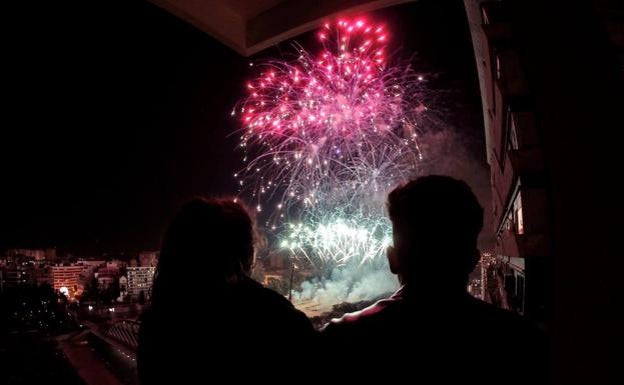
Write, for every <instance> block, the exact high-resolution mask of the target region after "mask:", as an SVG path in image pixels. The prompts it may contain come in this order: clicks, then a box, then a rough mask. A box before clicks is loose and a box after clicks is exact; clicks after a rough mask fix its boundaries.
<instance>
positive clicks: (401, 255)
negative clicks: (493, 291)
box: [388, 175, 483, 286]
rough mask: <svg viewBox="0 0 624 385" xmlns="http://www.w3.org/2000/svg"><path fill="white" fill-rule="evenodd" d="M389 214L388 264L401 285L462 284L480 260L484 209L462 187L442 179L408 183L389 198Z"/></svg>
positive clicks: (419, 180) (470, 192)
mask: <svg viewBox="0 0 624 385" xmlns="http://www.w3.org/2000/svg"><path fill="white" fill-rule="evenodd" d="M388 213H389V216H390V220H391V221H392V231H393V239H394V246H393V247H391V248H389V249H388V260H389V262H390V269H391V270H392V272H393V273H394V274H397V275H398V276H399V278H400V279H401V281H402V282H403V283H408V282H414V283H416V282H422V283H426V282H431V281H432V280H437V281H439V282H440V283H441V284H443V285H444V284H446V283H442V282H444V281H446V282H447V283H449V284H450V285H452V286H455V285H460V284H462V285H463V284H465V283H466V281H467V278H468V275H469V274H470V272H471V271H472V270H473V269H474V267H475V266H476V263H477V262H478V259H479V251H478V249H477V238H478V236H479V233H480V232H481V228H482V227H483V208H482V207H481V206H480V205H479V202H478V201H477V198H476V196H475V195H474V193H473V192H472V190H471V189H470V187H469V186H468V185H467V184H466V183H465V182H463V181H460V180H457V179H453V178H451V177H448V176H441V175H429V176H425V177H421V178H418V179H416V180H413V181H411V182H409V183H407V184H405V185H403V186H399V187H397V188H396V189H394V190H393V191H392V192H391V193H390V194H389V196H388ZM433 277H437V278H433Z"/></svg>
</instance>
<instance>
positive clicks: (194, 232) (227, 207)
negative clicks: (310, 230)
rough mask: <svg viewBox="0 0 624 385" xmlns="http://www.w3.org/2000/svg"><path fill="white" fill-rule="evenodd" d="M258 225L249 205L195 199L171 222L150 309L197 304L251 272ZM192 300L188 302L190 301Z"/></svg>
mask: <svg viewBox="0 0 624 385" xmlns="http://www.w3.org/2000/svg"><path fill="white" fill-rule="evenodd" d="M254 241H255V225H254V220H253V219H252V217H251V216H250V214H249V212H248V211H247V210H246V209H245V207H244V206H243V205H242V204H240V203H236V202H235V201H234V200H229V199H203V198H196V199H194V200H192V201H190V202H188V203H187V204H185V205H184V206H183V207H182V209H181V210H180V211H179V212H178V214H177V215H176V216H175V217H174V218H173V220H172V222H171V224H170V225H169V228H168V229H167V231H166V233H165V237H164V238H163V242H162V246H161V250H160V257H159V260H158V265H157V267H156V275H155V278H154V286H153V289H152V306H153V307H155V308H157V307H159V306H162V305H163V304H166V303H169V304H171V303H173V302H174V301H175V300H176V299H180V298H188V299H191V300H198V299H199V298H194V297H195V296H199V295H200V294H201V295H203V292H202V291H203V290H205V289H206V288H210V289H211V290H214V289H219V288H223V287H225V286H227V285H228V284H230V283H231V282H233V281H236V280H237V279H240V278H241V277H243V276H246V275H248V274H249V273H250V271H251V268H252V266H253V262H254ZM189 297H190V298H189Z"/></svg>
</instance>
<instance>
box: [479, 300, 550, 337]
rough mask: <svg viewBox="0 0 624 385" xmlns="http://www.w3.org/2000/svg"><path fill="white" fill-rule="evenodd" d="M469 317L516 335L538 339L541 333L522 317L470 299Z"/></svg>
mask: <svg viewBox="0 0 624 385" xmlns="http://www.w3.org/2000/svg"><path fill="white" fill-rule="evenodd" d="M469 306H470V308H471V317H472V319H473V320H474V321H475V322H479V323H481V324H482V325H484V326H488V327H490V328H498V329H507V330H508V331H513V332H515V333H517V335H524V336H526V337H536V338H540V337H541V335H542V332H541V331H540V330H539V329H538V327H537V326H536V325H534V324H533V323H532V322H530V321H529V320H528V319H527V318H525V317H524V316H522V315H520V314H517V313H515V312H513V311H510V310H505V309H501V308H499V307H496V306H494V305H492V304H489V303H487V302H485V301H482V300H479V299H477V298H473V297H470V299H469Z"/></svg>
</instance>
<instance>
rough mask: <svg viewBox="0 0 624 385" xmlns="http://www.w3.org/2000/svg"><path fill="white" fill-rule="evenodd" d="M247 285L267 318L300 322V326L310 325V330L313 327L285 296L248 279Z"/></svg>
mask: <svg viewBox="0 0 624 385" xmlns="http://www.w3.org/2000/svg"><path fill="white" fill-rule="evenodd" d="M245 285H246V287H247V289H248V290H250V291H251V292H253V295H252V297H253V301H255V302H256V306H258V307H260V308H261V310H262V312H263V313H264V314H266V315H267V316H269V317H271V316H275V317H280V318H284V317H285V318H288V319H290V320H294V321H298V323H299V324H304V323H305V324H307V325H310V328H311V327H312V326H311V324H310V321H309V320H308V318H307V317H306V315H305V314H304V313H303V312H301V311H300V310H298V309H297V308H295V306H293V304H292V303H291V302H290V301H289V300H288V299H286V297H284V296H283V295H281V294H279V293H277V292H275V291H273V290H271V289H268V288H266V287H264V286H263V285H261V284H260V283H258V282H256V281H254V280H252V279H248V280H247V281H246V282H245ZM307 325H306V326H307Z"/></svg>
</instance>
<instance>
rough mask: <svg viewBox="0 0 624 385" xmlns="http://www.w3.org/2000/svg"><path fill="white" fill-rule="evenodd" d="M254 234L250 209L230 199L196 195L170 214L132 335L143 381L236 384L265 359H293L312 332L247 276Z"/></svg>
mask: <svg viewBox="0 0 624 385" xmlns="http://www.w3.org/2000/svg"><path fill="white" fill-rule="evenodd" d="M254 235H255V230H254V224H253V221H252V219H251V218H250V216H249V214H248V213H247V211H246V210H245V209H244V208H243V206H241V205H240V204H238V203H235V202H233V201H231V200H204V199H196V200H193V201H192V202H190V203H188V204H186V205H185V206H184V207H183V208H182V210H181V211H180V212H179V213H178V214H177V216H176V217H175V218H174V219H173V221H172V223H171V224H170V226H169V229H168V231H167V233H166V235H165V238H164V241H163V244H162V248H161V252H160V258H159V260H158V266H157V268H156V276H155V280H154V286H153V290H152V304H151V307H150V308H149V310H148V311H146V312H145V314H144V315H143V317H142V323H141V329H140V333H139V349H138V355H137V356H138V357H137V360H138V371H139V378H140V380H141V383H142V384H143V385H150V384H161V383H172V382H175V383H180V384H185V383H206V382H213V381H211V380H217V382H221V383H222V382H226V381H227V382H230V381H229V380H231V381H233V382H238V381H239V380H242V379H251V378H255V379H261V378H263V377H264V374H266V373H268V372H269V371H272V370H270V367H268V366H267V365H271V366H272V367H275V364H276V363H280V364H287V365H288V366H287V367H291V368H292V366H293V365H297V362H296V356H295V355H293V354H292V353H296V352H297V351H303V350H304V349H306V348H307V347H309V342H310V340H311V339H312V336H313V334H314V331H313V329H312V326H311V324H310V322H309V321H308V319H307V318H306V317H305V315H303V313H301V312H299V311H297V310H295V308H294V307H293V306H292V305H291V304H290V302H288V301H287V300H286V299H285V298H284V297H282V296H280V295H279V294H277V293H275V292H273V291H271V290H269V289H266V288H264V287H262V285H260V284H259V283H257V282H255V281H254V280H252V279H251V278H250V277H249V274H250V272H251V269H252V266H253V264H254V238H255V236H254ZM258 370H260V371H258ZM263 373H264V374H263ZM270 376H271V377H273V378H274V377H275V376H276V374H275V372H273V374H271V375H270Z"/></svg>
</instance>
